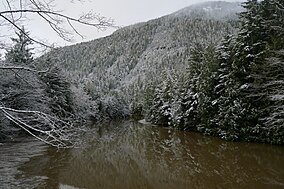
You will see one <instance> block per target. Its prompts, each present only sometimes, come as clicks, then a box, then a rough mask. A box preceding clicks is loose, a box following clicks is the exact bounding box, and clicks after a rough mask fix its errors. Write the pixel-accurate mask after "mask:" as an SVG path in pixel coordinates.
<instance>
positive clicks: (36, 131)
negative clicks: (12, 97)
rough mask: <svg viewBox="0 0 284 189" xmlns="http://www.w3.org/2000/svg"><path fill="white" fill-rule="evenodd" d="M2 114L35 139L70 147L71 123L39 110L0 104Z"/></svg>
mask: <svg viewBox="0 0 284 189" xmlns="http://www.w3.org/2000/svg"><path fill="white" fill-rule="evenodd" d="M0 111H2V113H3V114H4V116H5V117H6V118H7V119H9V120H10V121H12V122H13V123H14V124H16V125H17V126H18V127H20V128H21V129H23V130H24V131H26V132H27V133H29V134H30V135H32V136H33V137H35V138H36V139H38V140H40V141H42V142H44V143H46V144H49V145H51V146H54V147H57V148H72V147H74V145H75V143H74V142H72V137H73V136H74V132H72V131H73V130H72V129H73V125H72V124H70V123H67V122H65V121H63V120H60V119H58V118H56V117H54V116H51V115H48V114H45V113H43V112H40V111H28V110H16V109H12V108H7V107H4V106H0Z"/></svg>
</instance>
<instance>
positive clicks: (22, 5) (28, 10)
mask: <svg viewBox="0 0 284 189" xmlns="http://www.w3.org/2000/svg"><path fill="white" fill-rule="evenodd" d="M77 1H82V0H77ZM70 2H74V0H73V1H70ZM2 4H3V7H4V10H0V27H1V26H10V27H12V28H14V29H16V30H18V31H22V28H21V23H23V22H25V21H27V20H28V19H29V18H30V16H31V15H34V16H37V17H39V18H41V19H42V20H43V21H44V22H46V24H48V25H49V26H50V27H51V28H52V30H53V31H54V32H56V33H57V35H58V36H59V37H60V38H62V39H64V40H65V41H72V36H74V35H79V36H80V37H82V38H83V35H82V34H81V33H80V32H79V31H78V30H77V28H76V27H75V26H74V23H79V24H83V25H87V26H91V27H94V28H96V29H99V30H102V29H105V28H108V27H115V26H114V23H113V20H112V19H109V18H106V17H104V16H100V15H99V14H97V13H94V12H93V11H90V12H87V13H83V14H82V15H81V16H79V17H78V18H76V17H72V16H69V15H66V14H64V13H63V12H62V11H59V10H56V4H55V0H48V1H45V0H4V2H2ZM27 37H29V38H30V39H31V40H32V41H33V42H35V43H37V44H40V45H43V46H48V47H51V46H49V45H47V44H46V43H43V42H41V41H40V40H38V39H35V38H31V37H30V36H28V35H27Z"/></svg>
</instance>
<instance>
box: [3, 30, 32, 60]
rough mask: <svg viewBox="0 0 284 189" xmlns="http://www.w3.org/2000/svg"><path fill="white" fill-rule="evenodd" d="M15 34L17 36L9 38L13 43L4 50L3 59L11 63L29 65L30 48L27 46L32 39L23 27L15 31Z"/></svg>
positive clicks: (30, 58)
mask: <svg viewBox="0 0 284 189" xmlns="http://www.w3.org/2000/svg"><path fill="white" fill-rule="evenodd" d="M16 35H17V38H11V39H12V41H13V42H14V43H15V44H14V46H13V47H12V48H11V49H9V50H8V51H7V52H6V54H5V61H6V62H7V63H10V64H13V65H29V64H31V63H32V61H33V57H32V53H31V50H32V49H31V48H28V46H29V45H31V44H32V41H31V39H30V38H29V37H28V32H26V31H25V29H24V27H22V30H21V31H19V32H16Z"/></svg>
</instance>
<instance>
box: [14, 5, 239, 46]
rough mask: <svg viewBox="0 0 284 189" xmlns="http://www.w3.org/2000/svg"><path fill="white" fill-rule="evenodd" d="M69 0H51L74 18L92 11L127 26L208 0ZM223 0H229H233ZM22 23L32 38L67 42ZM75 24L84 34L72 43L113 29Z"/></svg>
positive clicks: (38, 25) (40, 26) (39, 25)
mask: <svg viewBox="0 0 284 189" xmlns="http://www.w3.org/2000/svg"><path fill="white" fill-rule="evenodd" d="M13 1H17V0H13ZM70 1H71V0H55V3H56V4H57V5H58V6H57V7H56V9H57V10H62V11H63V12H62V13H64V14H66V15H68V16H72V17H78V16H79V15H80V14H81V13H82V12H88V11H90V10H93V11H94V12H97V13H99V14H100V15H102V16H105V17H109V18H112V19H114V20H115V24H116V25H119V26H128V25H131V24H135V23H138V22H144V21H148V20H151V19H155V18H158V17H161V16H164V15H167V14H171V13H173V12H175V11H177V10H179V9H182V8H184V7H187V6H189V5H191V4H194V3H201V2H205V1H212V0H83V3H82V2H78V1H76V0H75V1H74V3H70ZM226 1H231V2H233V1H236V0H226ZM25 25H26V28H27V29H28V31H30V34H31V36H32V37H35V36H36V37H37V38H40V39H43V40H46V41H48V42H49V43H55V44H57V45H59V46H63V45H70V44H71V43H68V42H65V41H63V40H62V39H60V38H59V37H57V35H56V34H55V33H54V32H53V31H52V30H51V29H50V28H49V26H48V24H47V23H45V22H43V21H42V20H39V19H36V18H34V19H33V21H31V22H29V23H26V24H25ZM76 26H77V29H78V30H79V31H80V33H82V34H83V35H84V36H85V39H84V40H82V39H81V38H80V37H77V38H76V40H75V41H74V43H78V42H82V41H89V40H92V39H95V38H99V37H103V36H106V35H109V34H111V33H112V32H113V31H114V29H113V28H110V29H107V30H106V31H98V30H97V29H95V28H92V27H86V26H82V25H76Z"/></svg>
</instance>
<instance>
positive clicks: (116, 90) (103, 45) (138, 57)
mask: <svg viewBox="0 0 284 189" xmlns="http://www.w3.org/2000/svg"><path fill="white" fill-rule="evenodd" d="M220 9H221V10H222V14H219V13H220V12H221V11H220ZM200 10H203V11H200ZM204 10H205V11H204ZM208 10H209V11H208ZM240 10H241V8H240V5H239V4H238V3H227V2H210V3H203V4H199V5H193V6H190V7H187V8H185V9H182V10H180V11H178V12H175V13H173V14H171V15H168V16H164V17H161V18H158V19H155V20H151V21H148V22H145V23H139V24H136V25H132V26H128V27H125V28H122V29H119V30H118V31H116V32H114V33H113V34H112V35H110V36H108V37H105V38H100V39H97V40H93V41H90V42H85V43H81V44H77V45H72V46H68V47H63V48H59V49H56V50H53V51H51V52H50V53H48V54H45V55H44V56H42V57H41V58H40V59H39V60H38V61H39V62H42V64H41V65H44V66H50V64H51V65H54V64H57V65H60V66H61V67H63V68H64V69H65V70H66V74H67V75H68V76H69V77H70V78H72V80H73V82H74V83H76V84H77V85H78V86H81V87H83V88H84V90H85V91H86V92H87V94H88V95H90V96H91V97H92V99H94V100H96V99H100V100H102V99H109V96H112V97H113V96H115V98H118V99H122V101H123V103H124V104H125V106H126V107H128V105H129V104H131V103H132V101H133V96H134V95H135V94H139V93H140V92H141V93H142V92H145V90H146V87H147V85H149V83H159V82H160V81H161V80H163V77H160V76H161V75H162V74H164V72H165V70H172V69H174V70H176V71H178V70H184V69H185V68H186V67H187V62H188V59H189V57H190V53H189V52H190V48H191V46H192V45H193V44H195V43H206V44H217V43H218V42H219V41H220V39H221V38H222V37H223V36H225V35H227V34H231V33H234V32H236V27H237V21H236V19H235V18H236V16H235V15H236V13H237V12H239V11H240ZM213 15H214V16H213Z"/></svg>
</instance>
